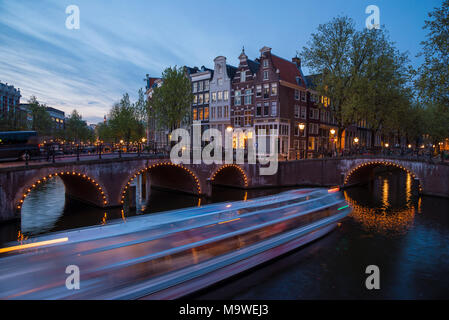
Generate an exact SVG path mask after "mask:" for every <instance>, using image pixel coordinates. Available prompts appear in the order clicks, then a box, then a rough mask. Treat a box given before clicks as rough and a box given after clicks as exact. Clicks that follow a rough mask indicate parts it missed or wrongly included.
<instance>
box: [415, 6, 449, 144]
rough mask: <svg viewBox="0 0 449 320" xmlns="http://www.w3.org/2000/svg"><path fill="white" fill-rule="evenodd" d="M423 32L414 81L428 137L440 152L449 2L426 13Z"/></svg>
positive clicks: (446, 132) (446, 120) (447, 106)
mask: <svg viewBox="0 0 449 320" xmlns="http://www.w3.org/2000/svg"><path fill="white" fill-rule="evenodd" d="M429 18H430V19H431V20H427V21H426V22H425V26H424V29H427V30H428V31H429V33H428V34H427V40H426V41H423V42H422V43H421V44H422V45H423V52H422V53H421V54H420V55H422V56H424V63H423V64H422V65H421V66H420V67H419V68H418V71H417V75H418V77H417V79H416V81H415V84H416V88H417V91H418V94H419V102H420V103H422V104H423V105H424V108H425V112H424V114H425V117H426V119H428V121H429V126H428V128H427V129H428V130H427V133H428V134H429V135H430V137H431V139H432V141H433V143H434V144H436V145H437V146H438V148H439V142H441V141H443V140H444V139H445V138H447V137H449V67H448V66H449V0H445V1H444V2H443V4H442V6H441V7H440V8H435V10H434V11H433V12H431V13H429Z"/></svg>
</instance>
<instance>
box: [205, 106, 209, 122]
mask: <svg viewBox="0 0 449 320" xmlns="http://www.w3.org/2000/svg"><path fill="white" fill-rule="evenodd" d="M204 120H209V107H205V108H204Z"/></svg>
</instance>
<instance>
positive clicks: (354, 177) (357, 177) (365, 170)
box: [343, 160, 423, 192]
mask: <svg viewBox="0 0 449 320" xmlns="http://www.w3.org/2000/svg"><path fill="white" fill-rule="evenodd" d="M377 167H390V168H395V169H400V170H402V171H404V172H406V173H408V174H410V175H411V176H412V178H413V179H415V180H416V181H417V182H418V185H419V192H422V191H423V188H422V183H421V179H420V178H419V177H418V176H417V174H416V173H415V172H413V171H412V170H410V169H409V168H408V167H406V166H404V165H402V164H401V163H399V162H394V161H389V160H367V161H364V162H361V163H357V164H356V165H355V166H353V167H352V168H351V169H350V170H348V171H347V172H346V174H345V178H344V182H343V186H350V185H354V184H356V183H358V182H360V181H364V180H365V181H366V178H368V179H371V178H373V176H372V175H373V172H374V171H373V170H374V168H377Z"/></svg>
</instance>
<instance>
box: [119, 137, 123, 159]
mask: <svg viewBox="0 0 449 320" xmlns="http://www.w3.org/2000/svg"><path fill="white" fill-rule="evenodd" d="M122 145H123V140H120V144H119V149H118V157H119V158H121V157H122Z"/></svg>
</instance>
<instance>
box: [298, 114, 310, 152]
mask: <svg viewBox="0 0 449 320" xmlns="http://www.w3.org/2000/svg"><path fill="white" fill-rule="evenodd" d="M305 127H306V125H305V124H304V123H300V124H298V128H299V131H300V133H301V134H300V136H301V137H302V135H303V132H304V129H305ZM307 147H308V146H307V142H306V148H305V150H304V159H307ZM300 158H301V156H300Z"/></svg>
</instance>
